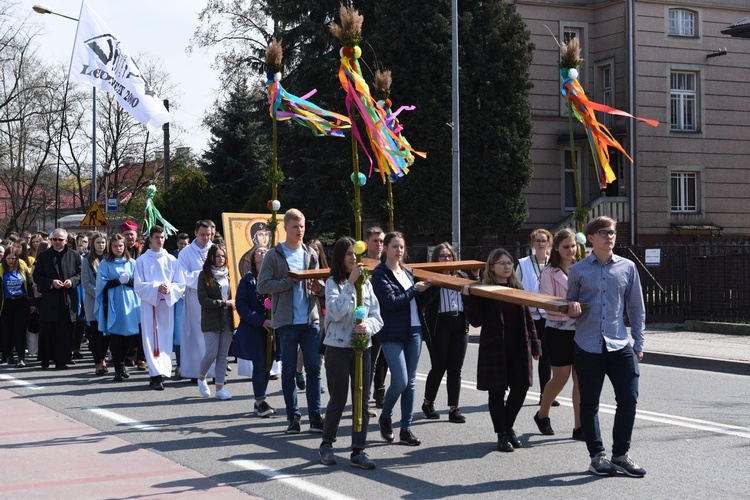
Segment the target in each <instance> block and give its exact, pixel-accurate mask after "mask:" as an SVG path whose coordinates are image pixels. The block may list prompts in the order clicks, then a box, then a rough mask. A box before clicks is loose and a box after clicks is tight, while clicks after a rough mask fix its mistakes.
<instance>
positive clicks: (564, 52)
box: [560, 38, 583, 68]
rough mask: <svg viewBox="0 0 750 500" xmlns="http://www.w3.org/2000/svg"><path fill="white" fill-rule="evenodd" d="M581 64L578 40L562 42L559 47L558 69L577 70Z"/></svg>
mask: <svg viewBox="0 0 750 500" xmlns="http://www.w3.org/2000/svg"><path fill="white" fill-rule="evenodd" d="M582 64H583V60H582V59H581V46H580V45H579V44H578V38H572V39H571V40H570V41H568V42H567V43H566V42H563V43H562V45H560V67H562V68H577V67H578V66H581V65H582Z"/></svg>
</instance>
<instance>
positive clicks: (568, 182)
mask: <svg viewBox="0 0 750 500" xmlns="http://www.w3.org/2000/svg"><path fill="white" fill-rule="evenodd" d="M564 154H565V157H564V160H563V161H564V164H563V182H564V183H565V186H564V189H563V196H564V197H565V199H564V200H563V201H564V203H565V211H566V212H572V211H574V210H575V209H576V184H575V176H574V172H573V160H572V158H571V156H570V149H566V150H565V151H564ZM575 154H576V163H578V180H579V181H580V180H581V151H580V149H578V148H576V151H575ZM581 190H582V191H583V186H581ZM581 196H583V193H581Z"/></svg>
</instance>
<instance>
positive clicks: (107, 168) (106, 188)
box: [102, 164, 112, 212]
mask: <svg viewBox="0 0 750 500" xmlns="http://www.w3.org/2000/svg"><path fill="white" fill-rule="evenodd" d="M111 168H112V166H111V165H110V164H105V165H102V172H104V211H105V212H109V171H110V169H111Z"/></svg>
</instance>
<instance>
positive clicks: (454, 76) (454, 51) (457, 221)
mask: <svg viewBox="0 0 750 500" xmlns="http://www.w3.org/2000/svg"><path fill="white" fill-rule="evenodd" d="M451 14H452V15H451V62H452V64H451V86H452V92H451V97H452V99H451V101H452V102H451V104H452V106H451V120H452V126H451V128H452V135H453V138H452V147H451V149H452V153H453V165H452V166H453V168H452V175H451V178H452V181H453V182H452V186H453V188H452V194H453V196H452V199H453V201H452V205H453V206H452V208H453V209H452V210H451V212H453V221H452V231H451V233H452V235H453V238H452V239H453V241H452V242H451V243H452V244H453V248H454V249H455V251H456V253H457V254H458V256H459V258H460V257H461V154H460V150H461V148H460V145H459V132H460V127H459V122H460V118H459V114H458V0H452V1H451Z"/></svg>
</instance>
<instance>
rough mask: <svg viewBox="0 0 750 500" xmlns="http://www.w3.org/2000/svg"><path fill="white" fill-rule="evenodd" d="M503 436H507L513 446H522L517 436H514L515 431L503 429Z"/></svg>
mask: <svg viewBox="0 0 750 500" xmlns="http://www.w3.org/2000/svg"><path fill="white" fill-rule="evenodd" d="M505 437H507V438H508V442H509V443H510V444H511V446H513V448H520V447H521V446H523V444H522V443H521V441H520V440H519V439H518V436H516V431H514V430H513V429H508V430H507V431H505Z"/></svg>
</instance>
